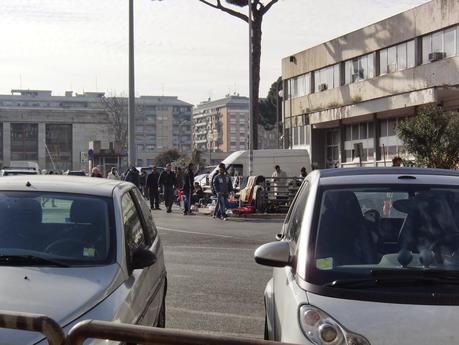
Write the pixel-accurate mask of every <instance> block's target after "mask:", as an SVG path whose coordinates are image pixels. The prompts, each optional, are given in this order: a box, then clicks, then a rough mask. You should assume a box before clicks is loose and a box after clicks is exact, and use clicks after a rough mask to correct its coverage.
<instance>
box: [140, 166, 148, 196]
mask: <svg viewBox="0 0 459 345" xmlns="http://www.w3.org/2000/svg"><path fill="white" fill-rule="evenodd" d="M146 186H147V175H146V174H145V171H141V172H140V174H139V189H140V192H141V193H142V195H143V196H144V197H148V195H147V192H146Z"/></svg>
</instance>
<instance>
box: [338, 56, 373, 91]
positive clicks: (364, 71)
mask: <svg viewBox="0 0 459 345" xmlns="http://www.w3.org/2000/svg"><path fill="white" fill-rule="evenodd" d="M374 76H375V71H374V53H371V54H367V55H363V56H360V57H358V58H355V59H352V60H348V61H346V62H345V63H344V77H345V78H344V79H345V80H344V81H345V83H346V84H351V83H354V82H356V81H359V80H365V79H370V78H373V77H374Z"/></svg>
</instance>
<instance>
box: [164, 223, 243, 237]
mask: <svg viewBox="0 0 459 345" xmlns="http://www.w3.org/2000/svg"><path fill="white" fill-rule="evenodd" d="M157 228H158V229H159V230H162V231H172V232H181V233H185V234H193V235H202V236H213V237H223V238H235V237H234V236H227V235H219V234H208V233H205V232H196V231H188V230H179V229H171V228H163V227H162V226H157Z"/></svg>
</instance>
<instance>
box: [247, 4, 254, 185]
mask: <svg viewBox="0 0 459 345" xmlns="http://www.w3.org/2000/svg"><path fill="white" fill-rule="evenodd" d="M248 4H249V176H252V174H253V145H254V142H253V120H254V114H253V106H252V100H253V74H252V66H253V54H252V53H253V44H252V42H253V32H252V0H248Z"/></svg>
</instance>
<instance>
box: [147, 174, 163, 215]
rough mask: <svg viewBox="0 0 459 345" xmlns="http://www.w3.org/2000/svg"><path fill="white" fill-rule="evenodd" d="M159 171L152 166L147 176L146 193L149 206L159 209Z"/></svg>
mask: <svg viewBox="0 0 459 345" xmlns="http://www.w3.org/2000/svg"><path fill="white" fill-rule="evenodd" d="M158 181H159V173H158V171H157V169H156V166H153V167H152V169H151V173H150V174H149V175H148V177H147V193H148V197H149V199H150V208H151V209H152V210H153V209H155V210H160V208H159V184H158Z"/></svg>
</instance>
